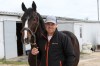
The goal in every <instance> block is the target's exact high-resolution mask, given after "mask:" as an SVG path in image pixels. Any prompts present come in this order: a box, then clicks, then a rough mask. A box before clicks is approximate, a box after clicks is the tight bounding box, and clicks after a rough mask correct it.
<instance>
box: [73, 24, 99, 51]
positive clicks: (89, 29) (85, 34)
mask: <svg viewBox="0 0 100 66" xmlns="http://www.w3.org/2000/svg"><path fill="white" fill-rule="evenodd" d="M99 28H100V24H99V23H75V24H74V33H75V35H76V36H77V38H78V40H79V43H80V50H81V49H82V45H83V44H93V45H96V44H100V37H99V35H100V30H99ZM80 29H81V30H80ZM80 35H82V36H80Z"/></svg>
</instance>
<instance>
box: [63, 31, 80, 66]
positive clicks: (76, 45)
mask: <svg viewBox="0 0 100 66" xmlns="http://www.w3.org/2000/svg"><path fill="white" fill-rule="evenodd" d="M61 32H63V33H65V34H66V35H68V36H69V37H70V38H71V41H72V45H73V48H74V52H75V55H76V58H75V61H74V64H73V66H77V65H78V62H79V58H80V48H79V42H78V39H77V37H76V36H75V35H74V34H73V33H72V32H70V31H61Z"/></svg>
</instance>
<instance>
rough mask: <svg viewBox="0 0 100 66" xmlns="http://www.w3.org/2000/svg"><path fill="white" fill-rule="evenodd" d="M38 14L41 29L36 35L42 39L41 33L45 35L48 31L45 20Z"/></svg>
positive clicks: (39, 28)
mask: <svg viewBox="0 0 100 66" xmlns="http://www.w3.org/2000/svg"><path fill="white" fill-rule="evenodd" d="M37 14H38V17H39V27H38V31H37V33H36V35H37V36H39V37H41V33H42V34H44V33H46V29H45V25H44V20H43V18H42V16H41V15H40V14H39V13H37Z"/></svg>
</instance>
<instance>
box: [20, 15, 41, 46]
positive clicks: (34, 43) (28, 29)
mask: <svg viewBox="0 0 100 66" xmlns="http://www.w3.org/2000/svg"><path fill="white" fill-rule="evenodd" d="M36 15H37V13H36ZM37 17H38V16H37ZM38 19H39V17H38ZM38 26H39V20H38V23H37V26H36V28H35V30H34V32H32V30H31V29H30V28H28V27H27V28H25V27H24V28H23V29H22V31H24V30H27V31H29V32H30V33H31V35H32V36H33V37H34V42H33V43H31V45H34V46H36V35H35V33H36V31H37V28H38Z"/></svg>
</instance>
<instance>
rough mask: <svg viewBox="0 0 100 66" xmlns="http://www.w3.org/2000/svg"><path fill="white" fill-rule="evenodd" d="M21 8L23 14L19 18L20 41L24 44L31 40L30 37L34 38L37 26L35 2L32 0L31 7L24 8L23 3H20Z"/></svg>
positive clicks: (37, 18)
mask: <svg viewBox="0 0 100 66" xmlns="http://www.w3.org/2000/svg"><path fill="white" fill-rule="evenodd" d="M22 10H23V11H24V14H23V16H22V18H21V20H22V41H23V42H24V44H26V43H27V44H29V43H30V42H32V40H33V39H32V37H33V38H34V39H35V32H36V31H37V28H38V26H39V17H38V14H37V12H36V4H35V2H34V1H33V3H32V8H28V9H27V8H26V6H25V5H24V3H22Z"/></svg>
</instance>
